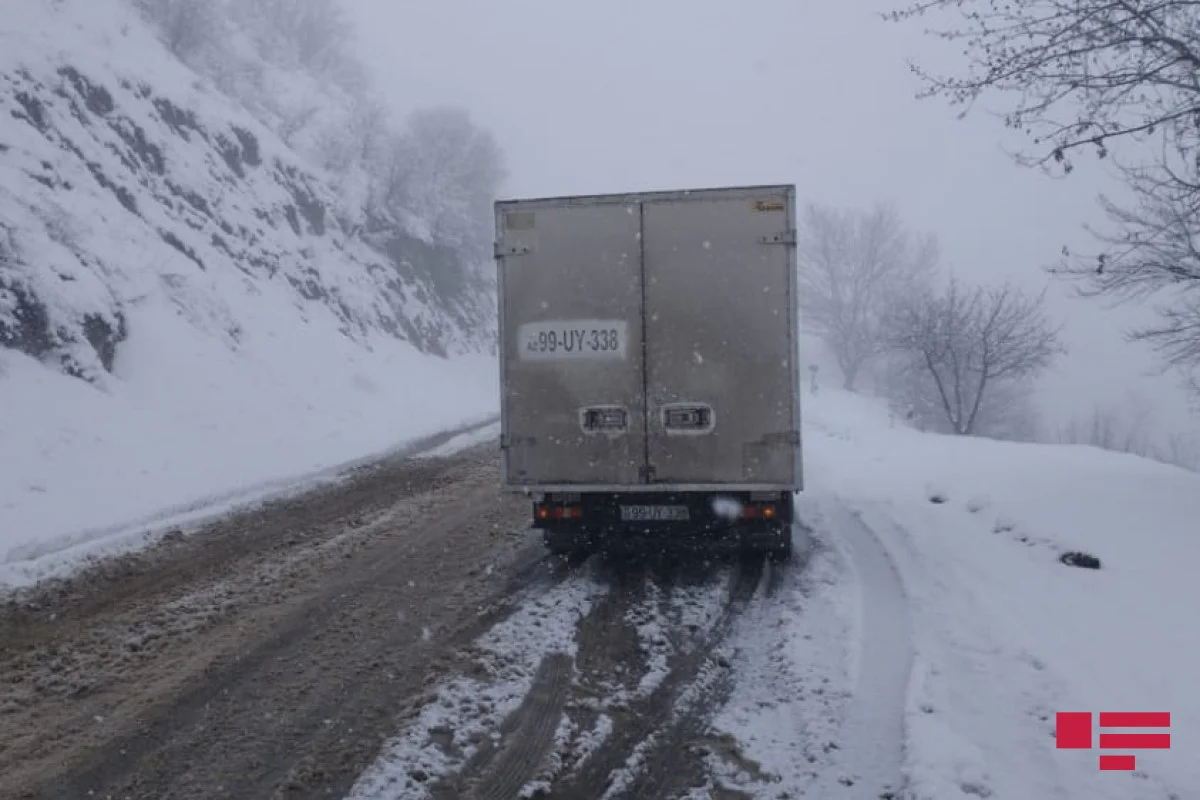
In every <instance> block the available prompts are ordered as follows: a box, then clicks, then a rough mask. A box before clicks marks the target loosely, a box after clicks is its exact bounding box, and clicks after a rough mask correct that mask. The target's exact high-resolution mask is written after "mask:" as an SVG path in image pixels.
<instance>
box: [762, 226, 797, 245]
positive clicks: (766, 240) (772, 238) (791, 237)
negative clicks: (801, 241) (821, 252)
mask: <svg viewBox="0 0 1200 800" xmlns="http://www.w3.org/2000/svg"><path fill="white" fill-rule="evenodd" d="M758 243H759V244H788V245H791V244H795V243H796V229H795V228H792V229H791V230H786V231H780V232H779V233H772V234H769V235H766V236H760V237H758Z"/></svg>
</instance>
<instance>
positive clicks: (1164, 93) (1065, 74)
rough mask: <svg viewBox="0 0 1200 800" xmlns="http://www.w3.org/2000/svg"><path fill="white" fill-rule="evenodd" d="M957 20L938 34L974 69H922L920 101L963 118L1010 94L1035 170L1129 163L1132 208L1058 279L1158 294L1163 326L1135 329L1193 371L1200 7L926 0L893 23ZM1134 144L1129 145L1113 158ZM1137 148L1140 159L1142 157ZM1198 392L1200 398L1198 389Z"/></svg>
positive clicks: (1077, 0) (1198, 261)
mask: <svg viewBox="0 0 1200 800" xmlns="http://www.w3.org/2000/svg"><path fill="white" fill-rule="evenodd" d="M941 11H945V12H949V13H953V14H956V15H957V18H958V19H959V22H958V23H957V24H951V25H950V26H949V27H944V28H940V29H936V30H932V31H930V32H931V33H933V34H935V35H937V36H940V37H942V38H944V39H947V40H950V41H954V42H958V43H961V45H962V46H963V48H964V52H965V53H966V55H967V57H968V59H969V66H968V68H967V70H966V71H965V74H962V75H958V76H943V75H934V74H931V73H929V72H927V71H925V70H923V69H921V68H920V67H918V66H914V71H916V72H917V73H918V74H919V75H920V76H921V77H922V78H923V80H924V82H925V87H926V88H925V90H924V92H923V93H922V95H923V96H941V97H944V98H946V99H948V100H949V101H950V102H951V103H952V104H955V105H959V106H962V107H964V112H963V113H964V114H965V113H966V110H968V109H969V108H970V106H971V105H972V104H973V103H974V101H975V100H977V99H978V98H980V97H982V96H983V95H985V94H990V93H1007V94H1009V95H1010V96H1011V97H1012V98H1013V102H1012V105H1011V107H1010V108H1009V110H1008V112H1007V114H1006V116H1005V121H1006V124H1007V125H1008V126H1009V127H1011V128H1014V129H1016V130H1019V131H1022V132H1024V133H1025V134H1027V135H1028V136H1029V137H1030V138H1031V140H1032V144H1033V148H1032V149H1031V150H1030V151H1028V152H1025V153H1022V154H1020V155H1019V156H1018V158H1019V160H1021V161H1022V162H1023V163H1027V164H1038V165H1042V166H1045V167H1047V168H1053V167H1056V166H1057V167H1058V168H1059V169H1061V170H1063V171H1065V172H1070V171H1071V170H1072V168H1073V167H1074V165H1075V161H1076V157H1077V155H1078V154H1079V153H1081V152H1086V151H1092V152H1094V153H1096V154H1097V155H1098V156H1099V157H1101V158H1104V157H1107V156H1109V155H1110V151H1112V154H1113V155H1119V158H1116V161H1118V168H1119V169H1120V170H1121V172H1122V173H1123V175H1124V177H1125V179H1126V182H1127V184H1128V186H1129V187H1130V188H1131V189H1132V190H1133V193H1134V196H1135V201H1134V202H1133V203H1132V204H1131V205H1130V206H1122V205H1119V204H1117V203H1114V202H1112V201H1111V200H1109V199H1107V198H1102V199H1101V202H1102V205H1103V207H1104V209H1105V210H1106V212H1107V214H1108V216H1109V218H1110V220H1111V222H1112V223H1113V228H1112V230H1110V231H1107V232H1105V233H1103V234H1098V235H1097V239H1098V242H1099V245H1100V247H1099V249H1098V252H1095V253H1090V254H1088V253H1080V254H1078V255H1072V254H1071V253H1069V252H1066V251H1064V256H1065V258H1064V259H1063V262H1062V263H1061V264H1060V265H1058V266H1057V267H1056V268H1054V271H1055V272H1057V273H1059V274H1061V275H1064V276H1066V277H1068V278H1071V279H1074V280H1075V281H1077V285H1078V286H1079V287H1080V290H1081V293H1082V294H1084V295H1089V296H1106V297H1109V298H1111V299H1113V300H1116V301H1118V302H1122V301H1128V300H1133V299H1145V298H1146V297H1148V296H1149V295H1152V294H1154V295H1158V296H1159V297H1160V298H1161V304H1160V305H1159V306H1158V312H1159V317H1160V323H1159V324H1157V325H1153V326H1149V327H1146V328H1143V329H1140V330H1136V331H1134V332H1133V333H1132V338H1133V339H1135V340H1141V341H1145V342H1147V343H1149V344H1150V345H1152V346H1153V347H1154V348H1155V349H1156V350H1157V351H1158V353H1159V354H1160V355H1161V356H1162V358H1163V359H1164V360H1165V362H1166V363H1167V364H1168V365H1173V366H1176V367H1179V368H1181V369H1182V370H1183V371H1184V373H1185V374H1187V373H1189V372H1193V371H1194V370H1196V369H1197V368H1198V367H1200V251H1198V249H1197V242H1198V239H1197V234H1200V124H1198V122H1200V3H1197V2H1194V0H1023V1H1022V2H1010V3H996V2H993V1H992V0H921V1H920V2H915V3H912V4H911V5H909V6H908V7H907V8H906V9H904V10H901V11H897V12H892V13H889V14H886V15H885V16H886V17H889V18H891V19H894V20H906V19H912V18H914V17H918V16H922V15H926V14H936V12H941ZM1117 144H1121V145H1123V146H1122V147H1121V149H1120V151H1119V152H1118V151H1116V150H1113V148H1114V147H1115V146H1116V145H1117ZM1131 154H1133V155H1131ZM1191 385H1192V387H1193V388H1195V389H1196V390H1197V391H1200V382H1198V381H1196V380H1194V379H1193V381H1192V384H1191Z"/></svg>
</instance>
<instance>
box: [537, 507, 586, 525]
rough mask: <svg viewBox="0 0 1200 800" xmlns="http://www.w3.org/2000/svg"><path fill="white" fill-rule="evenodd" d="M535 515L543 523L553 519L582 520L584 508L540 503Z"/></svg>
mask: <svg viewBox="0 0 1200 800" xmlns="http://www.w3.org/2000/svg"><path fill="white" fill-rule="evenodd" d="M534 515H535V516H536V517H537V518H538V520H540V521H543V522H544V521H546V520H551V519H582V518H583V508H582V507H580V506H577V505H559V504H554V505H549V504H543V503H539V504H538V506H537V510H536V511H535V512H534Z"/></svg>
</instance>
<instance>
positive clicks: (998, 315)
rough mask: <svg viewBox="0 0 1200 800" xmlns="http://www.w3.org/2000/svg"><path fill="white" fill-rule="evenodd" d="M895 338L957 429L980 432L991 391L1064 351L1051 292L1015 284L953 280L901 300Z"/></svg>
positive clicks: (893, 322)
mask: <svg viewBox="0 0 1200 800" xmlns="http://www.w3.org/2000/svg"><path fill="white" fill-rule="evenodd" d="M891 331H892V343H893V346H894V347H896V348H897V350H899V351H900V352H901V353H904V354H908V355H909V356H910V357H911V358H912V361H911V362H910V363H912V364H914V366H915V368H916V369H918V370H924V371H925V372H926V374H927V375H928V377H929V379H930V381H931V382H932V385H933V389H934V391H935V396H936V400H937V402H938V403H939V404H940V406H941V409H942V411H943V413H944V414H945V416H946V421H947V423H948V424H949V426H950V430H951V432H953V433H957V434H963V435H970V434H976V433H979V432H980V431H979V428H980V422H981V420H982V419H983V416H982V412H983V411H984V410H985V409H987V408H988V407H989V405H988V403H989V398H990V397H994V396H995V394H996V392H997V391H1003V390H1004V387H1005V386H1006V385H1010V386H1011V385H1012V384H1015V383H1019V382H1021V381H1024V380H1026V379H1029V378H1031V377H1033V376H1035V375H1036V374H1037V373H1038V372H1040V371H1041V370H1043V369H1045V368H1046V367H1047V366H1049V364H1050V363H1051V362H1052V361H1053V359H1054V357H1055V356H1056V355H1058V354H1059V353H1061V352H1063V348H1062V345H1061V343H1060V342H1059V338H1058V330H1057V329H1056V328H1055V327H1053V326H1051V324H1050V323H1049V321H1048V320H1047V318H1046V314H1045V293H1044V292H1043V293H1042V294H1040V295H1036V296H1029V295H1026V294H1025V293H1023V292H1021V291H1020V290H1018V289H1015V288H1013V287H1012V286H1010V285H1007V284H1006V285H1004V286H1001V287H999V288H993V289H985V288H971V289H964V288H963V287H961V286H960V285H959V283H958V282H957V281H956V280H954V279H951V280H950V282H949V285H948V286H947V287H946V288H945V289H944V290H943V291H941V292H933V291H929V292H926V293H924V294H923V295H921V296H919V297H917V298H915V299H913V300H911V301H908V302H905V303H903V304H901V305H899V306H897V308H896V311H895V313H894V314H893V316H892V318H891Z"/></svg>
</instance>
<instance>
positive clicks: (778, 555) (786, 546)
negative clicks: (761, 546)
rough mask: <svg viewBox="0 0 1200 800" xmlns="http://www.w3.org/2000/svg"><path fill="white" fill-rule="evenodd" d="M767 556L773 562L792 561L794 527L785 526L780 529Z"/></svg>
mask: <svg viewBox="0 0 1200 800" xmlns="http://www.w3.org/2000/svg"><path fill="white" fill-rule="evenodd" d="M767 555H768V556H769V557H770V559H771V560H772V561H778V562H780V563H783V562H787V561H791V560H792V526H791V525H784V526H783V527H781V528H779V530H778V532H777V533H776V538H775V541H774V542H773V543H772V544H771V547H770V548H769V549H768V550H767Z"/></svg>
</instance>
